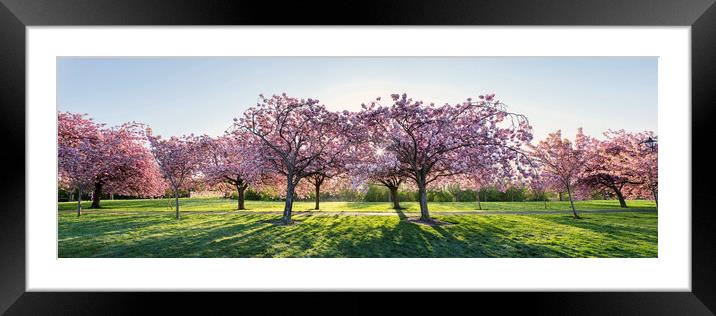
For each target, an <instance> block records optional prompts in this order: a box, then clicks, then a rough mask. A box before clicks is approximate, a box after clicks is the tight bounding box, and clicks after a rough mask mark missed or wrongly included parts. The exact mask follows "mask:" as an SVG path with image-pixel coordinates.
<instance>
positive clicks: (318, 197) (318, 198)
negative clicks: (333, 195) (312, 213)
mask: <svg viewBox="0 0 716 316" xmlns="http://www.w3.org/2000/svg"><path fill="white" fill-rule="evenodd" d="M315 187H316V208H315V209H316V210H319V209H321V183H320V182H316V184H315Z"/></svg>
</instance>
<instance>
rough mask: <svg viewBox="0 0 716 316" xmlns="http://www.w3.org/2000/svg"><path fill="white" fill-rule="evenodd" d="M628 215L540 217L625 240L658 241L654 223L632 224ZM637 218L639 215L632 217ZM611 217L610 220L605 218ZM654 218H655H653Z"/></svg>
mask: <svg viewBox="0 0 716 316" xmlns="http://www.w3.org/2000/svg"><path fill="white" fill-rule="evenodd" d="M615 217H621V218H624V219H625V220H623V221H617V220H616V219H614V218H615ZM629 217H630V216H629V215H622V214H619V215H614V214H591V215H589V214H587V215H583V216H582V219H581V220H573V219H571V218H568V217H555V216H549V217H543V218H540V219H543V220H546V221H550V222H554V223H557V224H561V225H567V226H574V227H579V228H582V229H588V230H591V231H593V232H595V233H599V234H607V235H610V236H613V237H615V238H620V239H627V240H634V239H637V240H642V241H645V242H649V243H656V242H657V241H658V228H657V226H656V225H654V227H653V228H649V227H639V226H634V225H635V223H629V222H627V220H628V218H629ZM634 218H639V217H634ZM609 219H612V221H610V222H606V220H609ZM655 220H656V219H655Z"/></svg>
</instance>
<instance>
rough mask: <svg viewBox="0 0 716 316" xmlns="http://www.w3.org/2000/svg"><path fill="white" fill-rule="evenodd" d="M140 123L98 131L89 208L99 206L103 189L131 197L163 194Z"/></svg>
mask: <svg viewBox="0 0 716 316" xmlns="http://www.w3.org/2000/svg"><path fill="white" fill-rule="evenodd" d="M141 127H142V126H141V125H140V124H136V123H125V124H122V125H121V126H118V127H114V128H107V129H101V130H100V133H99V141H98V151H97V155H96V156H95V158H96V160H95V161H94V162H93V163H94V165H95V168H96V175H95V179H94V192H93V195H92V206H91V208H99V207H100V197H101V196H102V194H103V193H104V189H110V192H113V193H119V194H125V195H134V196H158V195H162V194H163V193H164V189H165V185H164V182H163V181H162V180H161V172H160V171H159V166H157V164H156V162H155V161H154V159H153V157H152V154H151V152H149V149H148V148H147V147H146V146H145V143H144V141H145V140H146V137H145V136H144V134H143V130H142V128H141Z"/></svg>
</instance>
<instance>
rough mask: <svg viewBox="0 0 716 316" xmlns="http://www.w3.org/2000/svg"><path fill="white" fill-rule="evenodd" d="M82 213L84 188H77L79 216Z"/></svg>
mask: <svg viewBox="0 0 716 316" xmlns="http://www.w3.org/2000/svg"><path fill="white" fill-rule="evenodd" d="M80 214H82V190H80V189H77V217H80Z"/></svg>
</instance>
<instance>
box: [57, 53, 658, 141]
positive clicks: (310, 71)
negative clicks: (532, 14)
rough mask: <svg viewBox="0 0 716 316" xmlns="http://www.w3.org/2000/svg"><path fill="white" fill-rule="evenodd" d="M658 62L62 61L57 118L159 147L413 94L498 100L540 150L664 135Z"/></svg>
mask: <svg viewBox="0 0 716 316" xmlns="http://www.w3.org/2000/svg"><path fill="white" fill-rule="evenodd" d="M657 63H658V58H657V57H494V58H492V57H490V58H486V57H188V58H187V57H177V58H175V57H148V58H136V57H127V58H114V57H112V58H105V57H102V58H85V57H63V58H59V59H58V62H57V79H58V80H57V82H58V83H57V85H58V86H57V107H58V110H59V111H69V112H73V113H87V114H89V116H90V117H92V118H94V119H95V121H97V122H100V123H105V124H107V125H108V126H115V125H119V124H121V123H124V122H129V121H136V122H141V123H144V124H147V125H149V126H150V127H152V129H153V130H154V132H155V133H156V134H159V135H162V136H171V135H182V134H190V133H194V134H197V135H200V134H208V135H211V136H217V135H221V134H223V132H224V131H225V130H226V129H227V128H228V127H229V126H230V125H231V124H232V119H233V118H234V117H240V116H241V114H242V112H243V111H244V110H245V109H247V108H248V107H250V106H253V105H255V104H256V102H257V101H258V95H259V94H262V93H263V94H264V95H267V96H268V95H272V94H280V93H283V92H285V93H287V94H288V95H289V96H293V97H299V98H314V99H318V100H320V103H322V104H324V105H326V107H328V108H329V109H331V110H343V109H347V110H352V111H358V110H360V105H361V103H368V102H370V101H372V100H374V99H375V98H376V97H378V96H380V97H382V98H383V104H384V105H389V103H388V102H387V101H388V100H390V98H389V96H390V94H393V93H400V94H402V93H404V92H405V93H407V94H408V95H409V96H411V97H413V98H414V99H419V100H423V101H424V102H425V103H426V104H427V103H430V102H434V103H435V104H444V103H451V104H455V103H458V102H462V101H464V100H465V99H466V98H468V97H472V98H476V97H477V96H478V95H480V94H486V93H495V94H496V98H497V99H499V100H500V101H502V102H504V103H505V104H507V106H508V109H509V110H510V111H511V112H516V113H521V114H525V115H526V116H527V117H528V118H529V121H530V124H531V125H532V127H533V132H534V136H535V139H537V140H539V139H542V138H544V137H545V136H546V135H547V134H548V133H551V132H554V131H556V130H557V129H561V130H562V132H563V136H565V137H569V138H573V137H574V134H575V133H576V130H577V128H579V127H583V128H584V132H585V133H586V134H588V135H592V136H596V137H600V136H601V133H603V132H604V131H606V130H607V129H625V130H627V131H633V132H637V131H644V130H652V131H657V75H658V74H657Z"/></svg>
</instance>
